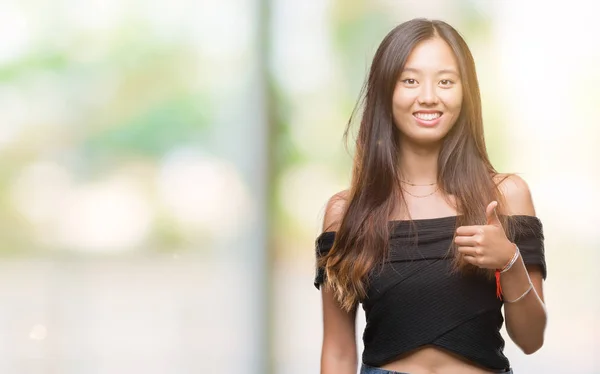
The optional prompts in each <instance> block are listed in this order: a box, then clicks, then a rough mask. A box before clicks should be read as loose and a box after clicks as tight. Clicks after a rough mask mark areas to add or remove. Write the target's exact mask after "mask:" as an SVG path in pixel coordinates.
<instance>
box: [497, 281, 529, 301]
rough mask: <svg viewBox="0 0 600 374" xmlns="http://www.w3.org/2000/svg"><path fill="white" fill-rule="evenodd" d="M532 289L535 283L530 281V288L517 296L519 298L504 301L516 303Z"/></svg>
mask: <svg viewBox="0 0 600 374" xmlns="http://www.w3.org/2000/svg"><path fill="white" fill-rule="evenodd" d="M532 289H533V283H531V281H529V288H528V289H527V291H525V292H523V294H522V295H521V296H519V297H517V298H516V299H514V300H510V301H509V300H504V302H505V303H508V304H512V303H516V302H517V301H519V300H521V299H522V298H524V297H525V296H527V294H528V293H529V292H531V290H532Z"/></svg>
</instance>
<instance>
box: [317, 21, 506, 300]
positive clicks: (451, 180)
mask: <svg viewBox="0 0 600 374" xmlns="http://www.w3.org/2000/svg"><path fill="white" fill-rule="evenodd" d="M433 37H440V38H442V39H443V40H444V41H445V42H446V43H448V45H449V46H450V48H451V49H452V51H453V52H454V54H455V56H456V59H457V61H458V65H459V69H460V76H461V81H462V86H463V101H462V107H461V112H460V115H459V117H458V119H457V120H456V123H455V124H454V126H453V127H452V129H451V130H450V131H449V133H448V134H447V135H446V137H445V139H444V141H443V145H442V148H441V151H440V154H439V158H438V185H439V189H440V191H442V192H443V193H444V194H445V196H448V195H453V196H454V198H455V201H454V203H455V204H456V209H457V212H458V217H457V225H458V226H461V225H467V224H468V225H475V224H485V223H486V216H485V209H486V207H487V204H489V203H490V202H491V201H494V200H496V201H498V203H499V207H498V211H502V210H503V206H504V201H503V199H502V194H501V193H500V191H499V190H498V187H497V184H496V183H495V182H494V177H495V176H496V175H497V172H496V170H495V169H494V167H493V166H492V164H491V163H490V160H489V158H488V155H487V150H486V146H485V142H484V134H483V120H482V114H481V98H480V93H479V84H478V81H477V74H476V71H475V62H474V60H473V56H472V55H471V52H470V51H469V48H468V46H467V44H466V42H465V41H464V39H463V38H462V37H461V36H460V34H459V33H458V32H457V31H456V30H455V29H454V28H452V27H451V26H450V25H448V24H447V23H445V22H442V21H437V20H433V21H431V20H426V19H413V20H411V21H408V22H405V23H402V24H401V25H399V26H397V27H396V28H394V29H393V30H392V31H390V32H389V33H388V35H387V36H386V37H385V38H384V39H383V41H382V42H381V44H380V46H379V48H378V49H377V52H376V53H375V56H374V58H373V62H372V64H371V68H370V72H369V75H368V78H367V80H366V82H365V85H364V86H363V89H362V92H361V99H360V100H359V102H358V103H357V106H356V107H355V109H354V111H353V113H352V116H351V118H350V120H349V121H348V127H347V128H346V132H345V134H344V136H345V137H346V138H347V136H348V133H349V130H350V125H351V123H352V122H353V118H354V117H355V115H356V113H357V110H358V108H359V107H362V118H361V121H360V128H359V131H358V136H357V139H356V150H355V157H354V164H353V171H352V182H351V186H350V190H349V193H348V196H347V201H346V211H345V214H344V215H343V218H342V219H341V222H339V225H340V226H339V229H338V230H337V233H336V238H335V242H334V245H333V248H332V249H331V250H330V252H329V253H328V254H327V255H326V256H323V257H321V258H320V260H319V265H320V266H323V267H325V270H326V275H327V277H326V278H327V284H328V285H329V286H331V287H332V289H333V290H334V291H335V295H336V298H337V300H338V301H339V302H340V304H341V306H342V307H343V308H344V309H346V310H349V309H351V308H352V307H353V305H355V304H356V302H357V301H359V300H361V299H362V298H363V297H364V296H365V295H366V285H367V282H368V275H369V273H370V272H371V271H372V270H373V269H374V267H375V266H376V265H377V264H378V263H381V262H383V261H384V260H385V258H386V256H387V252H388V245H389V235H390V232H389V229H390V227H389V219H390V217H391V214H392V212H393V211H394V208H397V207H398V206H402V204H405V202H404V200H403V198H402V193H401V191H400V190H399V183H398V179H399V173H400V171H399V162H398V157H399V154H400V142H399V139H400V133H399V130H398V128H397V127H396V126H395V124H394V120H393V115H392V95H393V92H394V88H395V85H396V82H397V80H398V77H399V75H400V73H401V72H402V70H403V68H404V65H405V63H406V60H407V59H408V56H409V54H410V53H411V51H412V50H413V48H414V47H415V46H416V45H417V44H418V43H419V42H421V41H423V40H426V39H431V38H433ZM500 219H501V220H503V221H504V222H503V224H504V227H505V228H506V227H507V225H506V219H507V217H506V216H503V215H500ZM449 251H450V252H449V254H450V255H452V256H453V259H454V265H455V269H456V270H459V271H465V270H472V271H480V272H482V273H485V274H488V275H490V276H493V272H490V271H484V270H479V269H477V268H475V267H474V266H472V265H469V264H467V263H466V262H465V261H464V260H462V256H460V255H459V254H458V252H457V251H456V249H455V246H454V245H452V246H451V248H449Z"/></svg>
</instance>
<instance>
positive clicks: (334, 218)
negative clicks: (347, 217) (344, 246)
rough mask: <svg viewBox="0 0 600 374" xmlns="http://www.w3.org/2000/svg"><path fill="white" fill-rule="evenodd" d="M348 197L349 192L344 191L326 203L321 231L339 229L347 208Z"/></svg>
mask: <svg viewBox="0 0 600 374" xmlns="http://www.w3.org/2000/svg"><path fill="white" fill-rule="evenodd" d="M348 197H349V191H348V190H344V191H340V192H338V193H336V194H335V195H333V196H332V197H331V198H330V199H329V201H327V207H326V208H325V218H324V219H323V231H337V230H338V229H339V227H340V224H341V222H342V219H343V218H344V214H345V213H346V208H347V206H348V204H347V202H348Z"/></svg>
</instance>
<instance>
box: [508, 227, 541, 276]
mask: <svg viewBox="0 0 600 374" xmlns="http://www.w3.org/2000/svg"><path fill="white" fill-rule="evenodd" d="M511 224H512V225H513V237H514V239H513V242H514V243H515V244H516V245H517V246H518V247H519V250H520V251H521V257H523V262H524V263H525V265H537V266H539V267H540V269H541V270H542V277H543V278H544V279H546V276H547V269H546V256H545V250H544V230H543V226H542V222H541V221H540V220H539V218H537V217H533V216H512V222H511Z"/></svg>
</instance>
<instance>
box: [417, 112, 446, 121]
mask: <svg viewBox="0 0 600 374" xmlns="http://www.w3.org/2000/svg"><path fill="white" fill-rule="evenodd" d="M413 116H415V117H417V118H418V119H420V120H423V121H433V120H436V119H438V118H440V117H441V116H442V112H432V113H431V112H430V113H424V112H415V113H413Z"/></svg>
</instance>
